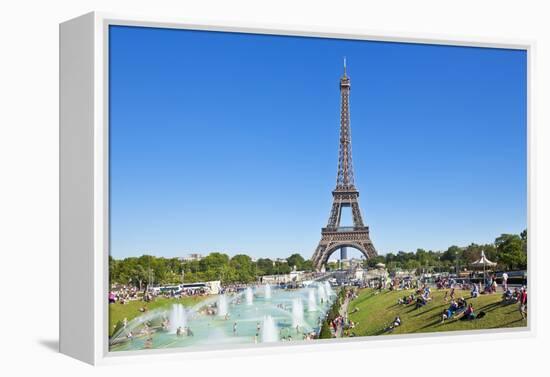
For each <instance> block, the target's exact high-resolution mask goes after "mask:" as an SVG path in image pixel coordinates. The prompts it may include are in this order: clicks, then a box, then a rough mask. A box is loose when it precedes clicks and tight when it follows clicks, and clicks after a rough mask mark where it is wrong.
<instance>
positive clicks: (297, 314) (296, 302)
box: [292, 297, 304, 327]
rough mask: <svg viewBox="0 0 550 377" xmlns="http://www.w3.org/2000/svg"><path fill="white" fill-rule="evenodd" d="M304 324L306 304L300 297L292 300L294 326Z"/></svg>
mask: <svg viewBox="0 0 550 377" xmlns="http://www.w3.org/2000/svg"><path fill="white" fill-rule="evenodd" d="M303 324H304V304H303V303H302V300H301V299H300V298H298V297H297V298H294V299H293V300H292V326H293V327H296V326H302V325H303Z"/></svg>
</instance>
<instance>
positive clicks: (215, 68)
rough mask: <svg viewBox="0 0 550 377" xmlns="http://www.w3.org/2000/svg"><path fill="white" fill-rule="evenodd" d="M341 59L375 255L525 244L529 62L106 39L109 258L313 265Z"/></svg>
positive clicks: (334, 142)
mask: <svg viewBox="0 0 550 377" xmlns="http://www.w3.org/2000/svg"><path fill="white" fill-rule="evenodd" d="M344 56H346V57H347V61H348V73H349V76H350V77H351V83H352V90H351V106H350V108H351V128H352V140H353V162H354V168H355V178H356V186H357V187H358V189H359V191H360V198H359V199H360V205H361V209H362V213H363V218H364V220H365V222H366V223H367V224H368V225H369V226H370V229H371V238H372V240H373V242H374V244H375V247H376V248H377V249H378V251H379V253H382V254H385V253H387V252H396V251H398V250H406V251H411V250H416V249H417V248H425V249H432V250H439V249H446V248H447V247H448V246H450V245H453V244H455V245H467V244H469V243H471V242H476V243H483V242H492V241H493V240H494V238H495V237H497V236H498V235H500V234H501V233H519V232H520V231H521V230H523V229H524V228H526V223H527V220H526V218H527V216H526V204H527V194H526V188H527V183H526V174H527V173H526V164H527V162H526V153H527V152H526V145H527V141H526V54H525V52H524V51H518V50H506V49H487V48H469V47H446V46H435V45H421V44H404V43H383V42H369V41H348V40H334V39H322V38H303V37H281V36H266V35H263V36H262V35H250V34H239V33H216V32H198V31H185V30H170V29H154V28H137V27H111V30H110V184H111V187H110V190H111V204H110V209H111V255H113V256H114V257H115V258H121V257H127V256H135V255H141V254H143V253H151V254H154V255H159V256H168V257H172V256H183V255H186V254H188V253H190V252H200V253H204V254H206V253H208V252H211V251H223V252H226V253H228V254H230V255H233V254H236V253H246V254H249V255H251V256H254V257H272V258H273V257H286V256H288V255H290V254H291V253H293V252H300V253H301V254H302V255H304V256H305V257H310V256H311V255H312V254H313V251H314V249H315V247H316V246H317V243H318V241H319V239H320V231H321V227H323V226H325V225H326V223H327V220H328V216H329V210H330V206H331V202H332V195H331V191H332V190H333V189H334V186H335V184H336V168H337V158H338V132H339V110H340V109H339V100H340V93H339V87H338V84H339V77H340V75H341V73H342V58H343V57H344Z"/></svg>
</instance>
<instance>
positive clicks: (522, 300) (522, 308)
mask: <svg viewBox="0 0 550 377" xmlns="http://www.w3.org/2000/svg"><path fill="white" fill-rule="evenodd" d="M519 313H520V314H521V319H526V318H527V288H526V287H523V288H522V290H521V293H520V295H519Z"/></svg>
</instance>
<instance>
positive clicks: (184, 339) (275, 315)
mask: <svg viewBox="0 0 550 377" xmlns="http://www.w3.org/2000/svg"><path fill="white" fill-rule="evenodd" d="M320 286H321V289H322V291H321V290H319V287H320ZM272 289H273V287H268V286H267V285H262V286H261V287H259V288H258V290H261V294H259V295H255V294H254V287H252V286H251V287H250V289H249V290H248V289H245V290H243V291H242V292H241V294H240V295H239V296H236V295H233V296H232V295H230V294H226V295H223V294H221V295H217V296H214V295H212V296H210V297H205V298H203V299H202V300H201V301H200V302H198V303H196V304H194V305H192V306H190V307H186V306H185V305H184V304H182V303H180V302H179V301H176V300H174V301H173V302H172V303H170V304H168V305H167V306H165V307H160V308H157V309H151V310H149V311H147V312H145V313H142V314H141V315H138V316H137V317H135V318H133V319H131V320H130V321H128V322H127V324H126V326H119V329H117V331H116V332H115V333H114V334H113V335H112V336H111V337H110V338H109V347H110V348H109V349H110V350H111V351H125V350H132V349H144V348H145V347H146V344H145V343H146V341H147V340H148V337H147V336H148V335H147V333H148V331H147V330H148V329H154V331H152V332H149V335H150V336H151V337H152V338H153V348H174V347H194V346H208V345H216V344H229V343H242V342H251V343H252V342H254V341H258V342H267V343H269V342H278V341H280V337H281V336H283V335H290V334H291V333H292V334H293V335H292V338H295V339H296V340H298V339H300V338H301V337H300V336H299V334H298V335H297V336H294V334H295V332H296V330H297V331H298V333H310V332H318V331H319V330H320V328H319V318H324V316H325V314H326V312H327V310H328V309H329V308H330V303H331V302H332V301H333V300H334V299H335V296H330V294H329V293H328V292H327V290H326V288H325V285H324V284H323V283H322V282H321V283H313V284H312V285H310V286H309V287H307V288H298V289H288V290H286V289H278V290H277V291H276V292H273V291H272ZM251 293H252V294H251ZM319 295H322V296H323V297H325V299H326V302H325V303H324V304H323V305H321V304H319V302H318V301H316V300H319ZM250 296H251V297H252V302H251V304H250V305H248V303H249V301H248V300H249V299H248V297H250ZM271 296H272V297H271ZM327 296H328V297H327ZM270 297H271V298H270ZM232 300H235V301H237V300H242V303H243V304H242V305H233V304H232ZM306 306H307V307H306ZM314 308H315V309H316V310H313V309H314ZM229 316H230V317H231V321H229V322H228V321H225V320H224V318H228V317H229ZM234 322H237V329H238V331H237V335H238V336H235V335H234V333H233V324H234ZM166 323H167V325H168V329H167V331H157V329H160V328H161V327H162V326H164V325H165V324H166ZM292 326H294V327H292ZM296 326H298V327H296ZM178 327H182V328H186V329H187V332H186V334H192V336H179V337H176V336H175V334H174V333H175V332H177V328H178ZM282 330H284V334H281V333H280V331H282Z"/></svg>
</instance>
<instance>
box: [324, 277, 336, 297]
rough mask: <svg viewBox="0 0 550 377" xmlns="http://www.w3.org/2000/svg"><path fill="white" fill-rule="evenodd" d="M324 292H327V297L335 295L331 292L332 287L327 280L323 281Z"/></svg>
mask: <svg viewBox="0 0 550 377" xmlns="http://www.w3.org/2000/svg"><path fill="white" fill-rule="evenodd" d="M325 291H326V292H327V296H328V297H331V296H335V295H336V293H334V291H333V290H332V287H331V286H330V283H329V282H328V281H327V280H325Z"/></svg>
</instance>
